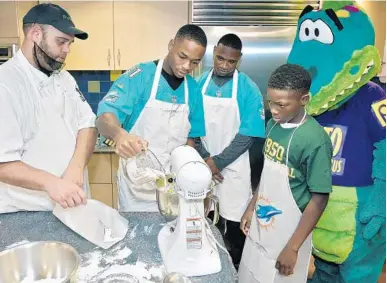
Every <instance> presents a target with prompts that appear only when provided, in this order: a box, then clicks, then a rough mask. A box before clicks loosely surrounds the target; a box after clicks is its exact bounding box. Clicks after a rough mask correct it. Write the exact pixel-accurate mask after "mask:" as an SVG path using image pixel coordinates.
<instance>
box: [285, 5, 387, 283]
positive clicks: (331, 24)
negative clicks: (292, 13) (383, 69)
mask: <svg viewBox="0 0 387 283" xmlns="http://www.w3.org/2000/svg"><path fill="white" fill-rule="evenodd" d="M374 44H375V32H374V28H373V25H372V23H371V20H370V18H369V17H368V16H367V14H366V13H365V12H364V11H363V10H362V8H361V7H360V6H358V5H357V4H356V3H355V2H352V1H324V4H323V7H322V8H321V9H320V10H313V8H312V7H311V6H307V7H306V8H305V9H304V10H303V12H302V13H301V15H300V18H299V22H298V27H297V35H296V38H295V40H294V43H293V47H292V50H291V53H290V55H289V58H288V63H292V64H298V65H301V66H303V67H304V68H305V69H307V70H308V71H309V72H310V74H311V76H312V86H311V91H310V95H311V102H310V103H309V105H308V113H309V114H311V115H313V116H314V117H315V118H316V119H317V121H319V123H320V124H321V125H322V126H323V127H324V128H325V130H326V132H327V133H328V134H329V136H330V137H331V140H332V145H333V159H332V183H333V192H332V193H331V195H330V197H329V202H328V205H327V208H326V210H325V212H324V214H323V215H322V217H321V219H320V221H319V222H318V224H317V227H316V229H315V230H314V232H313V245H314V249H313V254H314V257H315V266H316V271H315V273H314V275H313V279H311V280H310V283H320V282H326V283H344V282H345V283H375V282H377V280H378V277H379V275H380V272H381V270H382V267H383V263H384V262H385V255H386V242H385V239H386V238H385V237H386V236H385V229H386V227H385V225H386V136H385V135H386V134H385V130H386V94H385V93H384V91H383V90H382V89H381V88H380V87H379V86H377V85H376V84H374V83H372V82H370V80H371V78H372V77H374V76H375V75H376V74H377V73H378V72H379V70H380V65H381V62H380V56H379V53H378V51H377V49H376V48H375V46H374Z"/></svg>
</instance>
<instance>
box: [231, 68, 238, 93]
mask: <svg viewBox="0 0 387 283" xmlns="http://www.w3.org/2000/svg"><path fill="white" fill-rule="evenodd" d="M238 79H239V74H238V70H237V69H235V71H234V74H233V75H232V99H233V100H237V94H238Z"/></svg>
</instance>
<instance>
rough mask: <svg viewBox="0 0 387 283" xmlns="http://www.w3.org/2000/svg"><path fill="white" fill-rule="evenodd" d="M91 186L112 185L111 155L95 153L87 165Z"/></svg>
mask: <svg viewBox="0 0 387 283" xmlns="http://www.w3.org/2000/svg"><path fill="white" fill-rule="evenodd" d="M87 169H88V171H89V183H90V184H111V183H112V164H111V156H110V153H94V154H93V155H92V156H91V158H90V161H89V164H88V165H87Z"/></svg>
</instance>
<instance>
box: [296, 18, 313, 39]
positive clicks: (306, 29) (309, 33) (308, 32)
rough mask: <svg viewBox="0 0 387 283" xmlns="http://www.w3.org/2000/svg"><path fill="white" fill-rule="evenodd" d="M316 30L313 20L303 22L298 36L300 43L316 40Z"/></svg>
mask: <svg viewBox="0 0 387 283" xmlns="http://www.w3.org/2000/svg"><path fill="white" fill-rule="evenodd" d="M314 30H315V25H314V23H313V22H312V21H311V20H309V19H307V20H305V21H303V22H302V23H301V25H300V31H299V35H298V37H299V39H300V41H309V40H312V39H314V38H315V36H314Z"/></svg>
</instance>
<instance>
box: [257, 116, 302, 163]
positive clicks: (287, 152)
mask: <svg viewBox="0 0 387 283" xmlns="http://www.w3.org/2000/svg"><path fill="white" fill-rule="evenodd" d="M305 118H306V111H305V112H304V116H303V117H302V119H301V122H300V123H299V124H298V125H297V126H296V128H295V129H294V130H293V132H292V135H291V136H290V139H289V143H288V147H287V148H286V163H285V165H286V167H287V166H288V163H289V150H290V143H291V142H292V139H293V136H294V134H295V133H296V131H297V129H298V127H300V126H301V125H302V123H304V121H305ZM277 124H278V123H277V122H276V123H275V124H274V125H273V126H272V127H271V128H270V130H269V132H268V133H267V136H266V140H265V147H266V142H267V138H268V137H269V136H270V133H271V131H272V130H273V129H274V127H275V126H276V125H277ZM265 147H264V148H265Z"/></svg>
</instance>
